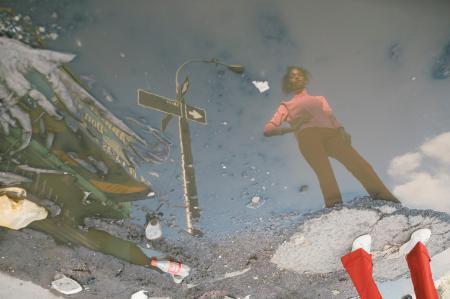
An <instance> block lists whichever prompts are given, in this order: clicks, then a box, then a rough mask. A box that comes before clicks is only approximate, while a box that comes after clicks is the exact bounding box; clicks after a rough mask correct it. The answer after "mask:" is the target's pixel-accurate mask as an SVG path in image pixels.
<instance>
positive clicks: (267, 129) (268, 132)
mask: <svg viewBox="0 0 450 299" xmlns="http://www.w3.org/2000/svg"><path fill="white" fill-rule="evenodd" d="M287 117H288V111H287V108H286V106H285V105H280V106H279V107H278V109H277V111H276V112H275V114H274V115H273V116H272V119H271V120H270V121H269V122H267V123H266V125H265V126H264V130H263V134H264V136H265V137H271V136H276V135H283V134H286V133H289V132H292V128H281V127H280V126H281V124H282V123H283V122H284V121H286V119H287Z"/></svg>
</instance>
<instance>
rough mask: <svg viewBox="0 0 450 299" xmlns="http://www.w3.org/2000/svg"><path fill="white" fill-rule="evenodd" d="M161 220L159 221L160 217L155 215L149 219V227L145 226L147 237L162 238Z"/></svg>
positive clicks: (151, 238) (150, 238) (152, 238)
mask: <svg viewBox="0 0 450 299" xmlns="http://www.w3.org/2000/svg"><path fill="white" fill-rule="evenodd" d="M161 236H162V231H161V222H159V220H158V218H156V217H153V218H151V219H150V220H149V222H148V224H147V227H146V228H145V237H146V238H147V239H149V240H156V239H158V238H161Z"/></svg>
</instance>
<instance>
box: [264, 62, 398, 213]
mask: <svg viewBox="0 0 450 299" xmlns="http://www.w3.org/2000/svg"><path fill="white" fill-rule="evenodd" d="M308 79H309V73H308V71H306V70H305V69H303V68H301V67H297V66H291V67H288V68H287V71H286V74H285V75H284V77H283V81H282V85H283V86H282V87H283V91H284V92H286V93H292V98H291V99H290V100H289V101H286V102H282V103H281V104H280V106H279V107H278V110H277V111H276V112H275V114H274V115H273V117H272V119H271V120H270V121H269V122H268V123H267V124H266V125H265V127H264V136H266V137H270V136H275V135H284V134H286V133H291V132H294V133H295V137H296V138H297V142H298V146H299V148H300V152H301V153H302V155H303V157H304V158H305V159H306V161H307V162H308V164H309V165H310V166H311V168H312V169H313V170H314V172H315V173H316V175H317V178H318V179H319V184H320V188H321V190H322V194H323V197H324V200H325V206H326V207H327V208H330V207H333V206H334V205H336V204H340V203H342V197H341V193H340V191H339V187H338V185H337V182H336V178H335V176H334V173H333V169H332V168H331V164H330V161H329V159H328V157H332V158H334V159H336V160H338V161H339V162H341V163H342V164H343V165H344V166H345V167H346V168H347V169H348V170H349V171H350V172H351V173H352V174H353V176H354V177H355V178H356V179H358V181H359V182H360V183H361V184H362V185H363V186H364V188H365V189H366V190H367V192H368V193H369V194H370V196H371V197H372V198H376V199H383V200H388V201H393V202H396V203H399V202H400V201H399V200H398V199H397V198H395V196H394V195H393V194H392V193H391V192H390V191H389V190H388V189H387V188H386V186H385V185H384V184H383V182H382V181H381V180H380V178H379V177H378V175H377V174H376V173H375V171H374V170H373V168H372V167H371V166H370V165H369V163H368V162H367V161H366V160H365V159H364V158H363V157H361V155H360V154H359V153H358V152H357V151H356V150H355V149H354V148H353V147H352V145H351V138H350V135H349V134H347V132H346V131H345V129H344V128H343V127H342V126H341V124H340V123H339V122H338V121H337V119H336V117H335V116H334V114H333V111H332V110H331V108H330V105H329V104H328V102H327V100H326V99H325V97H323V96H312V95H309V94H308V92H307V91H306V84H307V83H308ZM283 122H287V123H288V124H289V125H290V127H281V124H282V123H283Z"/></svg>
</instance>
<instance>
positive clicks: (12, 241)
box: [0, 215, 355, 299]
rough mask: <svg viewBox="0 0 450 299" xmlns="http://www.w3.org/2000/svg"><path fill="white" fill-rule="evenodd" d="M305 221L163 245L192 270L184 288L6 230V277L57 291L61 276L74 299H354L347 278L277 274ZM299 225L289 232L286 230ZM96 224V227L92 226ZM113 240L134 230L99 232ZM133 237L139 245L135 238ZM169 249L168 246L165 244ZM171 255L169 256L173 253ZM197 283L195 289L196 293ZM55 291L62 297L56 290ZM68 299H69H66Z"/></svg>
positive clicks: (144, 270)
mask: <svg viewBox="0 0 450 299" xmlns="http://www.w3.org/2000/svg"><path fill="white" fill-rule="evenodd" d="M298 217H299V216H298V215H286V216H285V217H284V218H283V219H280V218H278V219H270V220H268V221H265V222H264V223H263V224H261V226H260V227H257V228H256V229H253V230H252V231H248V232H245V233H240V234H238V235H224V236H223V237H221V238H220V240H219V241H217V240H215V241H214V240H210V239H207V238H206V237H202V238H198V237H190V236H187V235H186V236H181V237H180V239H179V241H176V242H169V241H164V242H162V241H161V242H159V244H154V245H155V248H158V249H162V247H165V248H164V249H165V252H166V253H169V254H170V255H172V256H178V257H181V259H182V260H183V262H185V263H186V264H188V265H190V266H191V268H192V271H191V275H190V276H189V277H188V278H187V279H186V280H185V281H184V282H183V283H182V284H181V285H177V284H175V283H174V282H173V281H172V279H171V278H170V277H169V276H168V275H166V274H164V273H159V272H157V271H154V270H152V269H150V268H148V267H143V266H137V265H132V264H129V263H127V262H124V261H122V260H119V259H116V258H114V257H112V256H108V255H104V254H102V253H99V252H94V251H91V250H88V249H86V248H82V247H70V246H68V245H67V244H57V243H56V242H55V241H54V240H53V239H52V238H51V237H49V236H46V235H44V234H43V233H40V232H37V231H34V230H31V229H23V230H21V231H11V230H6V229H1V230H0V248H1V258H0V271H2V272H4V273H7V274H9V275H12V276H14V277H18V278H20V279H23V280H26V281H32V282H34V283H36V284H38V285H40V286H42V287H44V288H47V289H50V284H51V281H52V280H53V277H54V276H55V274H57V273H62V274H65V275H66V276H68V277H71V278H73V279H75V280H77V281H78V282H79V283H80V284H81V285H82V286H83V288H84V290H83V291H82V292H80V293H78V294H76V295H70V298H86V299H90V298H105V299H106V298H108V299H115V298H117V299H119V298H121V299H122V298H130V296H131V294H133V293H134V292H136V291H139V290H146V291H148V292H149V293H148V294H149V296H154V297H170V298H224V297H225V296H229V297H231V298H243V297H245V296H247V295H250V298H346V299H347V298H350V297H352V296H355V292H354V291H353V288H352V285H351V281H349V280H348V277H347V275H346V274H345V273H344V272H343V271H339V272H335V273H331V274H323V275H317V274H310V275H305V274H298V273H295V272H292V271H286V270H280V269H277V268H276V266H275V265H274V264H272V263H271V262H270V258H271V257H272V255H273V253H274V251H275V249H276V248H277V247H278V246H279V245H280V244H282V243H283V242H285V241H286V240H287V239H288V238H289V237H290V236H291V235H292V234H293V233H294V232H295V228H296V226H297V225H298V223H297V224H296V223H295V222H296V221H297V219H299V218H298ZM289 222H293V224H292V225H290V226H286V225H282V223H289ZM91 224H92V221H91ZM96 226H103V227H102V228H103V229H104V230H107V231H109V232H110V233H112V234H116V235H122V236H123V235H124V233H125V231H130V230H133V228H130V226H127V225H124V224H122V225H117V224H108V222H107V221H105V222H104V223H103V225H100V224H99V223H98V221H97V223H96ZM126 235H128V236H133V237H132V238H133V239H134V240H135V241H136V234H134V233H132V234H129V233H128V234H126ZM162 244H164V245H162ZM167 251H169V252H167ZM247 268H250V270H248V271H247V272H245V273H244V274H241V275H239V276H235V277H230V278H226V279H222V280H220V278H221V277H222V278H223V275H225V274H226V273H232V272H235V271H241V270H245V269H247ZM192 284H198V285H197V286H196V287H189V286H190V285H192ZM53 292H55V291H53ZM67 297H69V296H67Z"/></svg>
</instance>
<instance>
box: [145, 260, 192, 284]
mask: <svg viewBox="0 0 450 299" xmlns="http://www.w3.org/2000/svg"><path fill="white" fill-rule="evenodd" d="M150 265H152V266H153V267H157V268H159V269H160V270H161V271H163V272H166V273H169V274H170V275H172V278H173V280H174V282H175V283H181V282H182V281H183V279H184V278H186V277H187V276H188V275H189V272H190V271H191V268H190V267H189V266H187V265H184V264H182V263H180V262H173V261H158V260H157V259H155V258H153V259H152V260H151V262H150Z"/></svg>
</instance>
